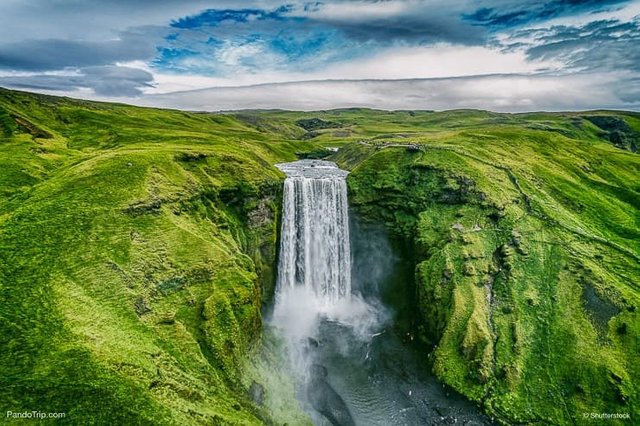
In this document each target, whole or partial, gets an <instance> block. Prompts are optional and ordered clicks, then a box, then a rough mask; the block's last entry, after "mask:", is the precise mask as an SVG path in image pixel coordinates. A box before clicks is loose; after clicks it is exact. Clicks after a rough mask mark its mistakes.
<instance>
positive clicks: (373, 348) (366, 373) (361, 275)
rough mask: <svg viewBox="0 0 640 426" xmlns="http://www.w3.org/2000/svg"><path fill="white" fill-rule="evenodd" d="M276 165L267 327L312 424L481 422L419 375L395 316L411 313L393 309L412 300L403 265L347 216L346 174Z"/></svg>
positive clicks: (324, 165)
mask: <svg viewBox="0 0 640 426" xmlns="http://www.w3.org/2000/svg"><path fill="white" fill-rule="evenodd" d="M277 167H278V168H280V169H281V170H282V171H283V172H285V174H286V175H287V179H286V180H285V184H284V194H283V216H282V232H281V243H280V253H279V263H278V281H277V286H276V295H275V302H274V308H273V314H272V316H271V319H270V321H269V322H270V324H271V325H272V326H274V328H275V329H276V330H278V332H279V333H280V335H281V337H282V339H283V341H284V342H285V350H286V352H287V353H286V357H287V359H288V360H289V366H290V371H291V374H292V376H293V378H294V381H295V382H296V383H297V395H298V399H299V401H300V403H301V406H302V408H303V409H305V410H306V411H307V412H308V413H309V415H310V416H311V418H312V420H313V422H314V423H315V424H316V425H333V426H337V425H340V426H349V425H367V426H369V425H381V426H382V425H384V426H390V425H431V424H433V425H435V424H454V423H456V424H463V425H482V424H490V422H489V420H488V419H487V418H486V417H485V416H484V415H483V414H482V413H481V412H480V410H479V409H478V408H477V407H476V406H475V405H473V404H472V403H470V402H469V401H467V400H466V399H464V398H463V397H461V396H459V395H457V394H456V393H455V392H453V391H451V390H449V389H448V388H445V387H443V385H442V384H440V383H439V382H438V381H437V380H436V379H435V378H434V377H433V376H432V375H431V374H430V373H429V371H428V370H427V368H426V354H424V353H420V352H419V350H418V349H416V348H415V346H414V345H412V344H411V342H410V340H411V339H409V341H403V339H401V337H400V336H398V333H397V331H396V330H397V328H396V327H395V326H394V325H395V322H396V320H397V319H398V317H399V313H402V315H403V316H407V315H412V313H411V312H408V311H409V307H410V305H411V304H410V303H409V305H407V304H404V303H403V302H402V300H406V299H407V297H408V298H409V301H410V298H411V297H412V295H411V294H410V293H409V292H408V291H407V288H411V286H407V285H406V283H407V282H412V280H413V277H412V273H413V272H412V270H411V268H412V265H408V264H407V262H403V261H402V259H401V258H400V257H399V256H397V255H396V254H395V252H394V250H393V249H392V246H391V243H390V241H389V238H388V236H387V234H386V231H385V230H384V228H383V227H382V226H376V225H372V224H365V223H362V222H361V221H359V220H358V219H357V218H356V217H353V215H351V217H350V215H349V209H348V200H347V186H346V176H347V175H348V173H347V172H346V171H344V170H341V169H339V168H338V167H337V166H336V165H335V164H334V163H331V162H328V161H320V160H301V161H297V162H293V163H286V164H279V165H277ZM403 295H406V296H407V297H403ZM405 340H406V339H405Z"/></svg>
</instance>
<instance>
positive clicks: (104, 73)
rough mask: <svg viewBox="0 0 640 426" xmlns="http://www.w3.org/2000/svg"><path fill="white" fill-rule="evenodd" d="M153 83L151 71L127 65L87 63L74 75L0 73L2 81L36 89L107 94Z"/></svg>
mask: <svg viewBox="0 0 640 426" xmlns="http://www.w3.org/2000/svg"><path fill="white" fill-rule="evenodd" d="M152 83H153V75H151V74H150V73H148V72H146V71H143V70H140V69H136V68H128V67H119V66H100V67H97V66H96V67H87V68H83V69H81V70H79V72H77V73H75V74H72V75H51V74H33V75H23V76H7V77H0V85H1V86H8V87H15V88H23V89H37V90H52V91H66V92H69V91H75V90H78V89H87V88H88V89H92V90H93V91H94V93H95V94H97V95H101V96H107V97H135V96H139V95H140V94H141V93H142V92H141V90H142V89H143V88H144V87H149V86H150V85H152Z"/></svg>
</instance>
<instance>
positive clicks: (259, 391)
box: [249, 380, 264, 405]
mask: <svg viewBox="0 0 640 426" xmlns="http://www.w3.org/2000/svg"><path fill="white" fill-rule="evenodd" d="M249 396H250V397H251V400H252V401H253V402H255V403H256V404H258V405H262V404H264V386H262V385H261V384H260V383H258V382H256V381H255V380H254V381H253V382H251V387H249Z"/></svg>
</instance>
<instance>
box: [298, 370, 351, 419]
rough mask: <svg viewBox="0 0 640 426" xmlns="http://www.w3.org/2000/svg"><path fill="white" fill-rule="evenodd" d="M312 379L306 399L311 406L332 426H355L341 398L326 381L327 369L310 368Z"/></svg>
mask: <svg viewBox="0 0 640 426" xmlns="http://www.w3.org/2000/svg"><path fill="white" fill-rule="evenodd" d="M311 373H312V379H311V381H310V382H309V384H308V386H307V398H308V399H309V401H310V402H311V406H312V407H313V408H314V409H315V410H316V411H318V412H319V413H320V414H322V415H323V416H324V417H325V418H326V419H327V420H329V422H330V423H331V424H332V425H333V426H355V422H354V421H353V417H352V416H351V413H350V412H349V409H348V408H347V405H346V404H345V402H344V400H343V399H342V397H341V396H340V395H339V394H338V393H337V392H336V391H335V390H334V389H333V388H332V387H331V385H330V384H329V383H328V382H327V381H326V379H325V378H326V375H327V369H326V368H324V367H323V366H321V365H317V364H316V365H314V366H312V372H311Z"/></svg>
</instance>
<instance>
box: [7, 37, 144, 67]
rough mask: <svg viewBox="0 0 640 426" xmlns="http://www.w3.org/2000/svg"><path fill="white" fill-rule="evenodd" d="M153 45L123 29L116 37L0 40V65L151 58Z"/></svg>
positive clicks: (65, 64) (89, 63) (86, 63)
mask: <svg viewBox="0 0 640 426" xmlns="http://www.w3.org/2000/svg"><path fill="white" fill-rule="evenodd" d="M154 54H155V45H154V43H153V42H152V41H151V40H149V38H148V37H147V35H146V34H142V33H135V32H123V33H121V34H120V37H119V39H116V40H108V41H100V42H96V41H82V40H60V39H41V40H24V41H19V42H14V43H8V44H0V69H1V68H4V69H11V70H25V71H48V70H58V69H63V68H67V67H86V66H92V65H107V64H112V63H115V62H126V61H133V60H147V59H151V58H152V57H153V55H154Z"/></svg>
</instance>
